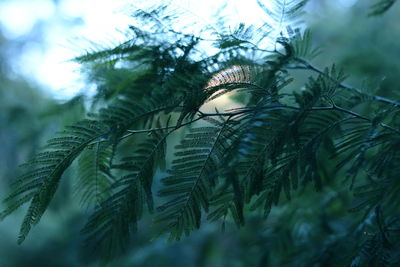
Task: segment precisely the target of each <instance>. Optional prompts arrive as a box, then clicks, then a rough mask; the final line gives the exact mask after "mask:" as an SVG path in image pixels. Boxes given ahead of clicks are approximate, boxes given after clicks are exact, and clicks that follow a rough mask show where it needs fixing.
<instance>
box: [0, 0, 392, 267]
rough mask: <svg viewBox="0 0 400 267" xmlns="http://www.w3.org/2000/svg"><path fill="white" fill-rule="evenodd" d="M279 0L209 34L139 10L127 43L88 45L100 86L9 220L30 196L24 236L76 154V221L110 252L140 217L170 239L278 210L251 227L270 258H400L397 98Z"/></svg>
mask: <svg viewBox="0 0 400 267" xmlns="http://www.w3.org/2000/svg"><path fill="white" fill-rule="evenodd" d="M273 2H274V5H273V6H272V7H270V6H267V5H263V4H262V2H261V1H259V5H260V8H261V9H263V10H264V11H265V13H266V14H268V16H269V20H268V22H266V23H265V24H264V26H263V27H261V28H254V27H252V26H246V25H245V24H240V25H238V26H237V27H236V28H235V29H228V28H227V27H225V26H224V25H223V24H222V22H221V24H220V25H216V26H215V27H213V29H212V34H210V33H209V32H205V34H203V35H202V34H200V35H194V34H189V33H186V32H182V31H177V30H176V29H175V28H174V23H173V20H174V14H171V13H170V12H171V11H170V10H169V9H168V7H165V6H162V7H157V8H155V9H152V10H138V11H137V12H136V13H135V14H134V17H135V18H137V19H138V21H139V22H138V23H139V24H138V25H132V26H130V32H129V37H130V38H129V39H128V40H127V41H126V42H124V43H122V44H119V45H117V46H115V47H111V48H108V49H101V50H98V51H97V50H96V51H87V53H85V54H84V55H82V56H80V57H77V58H76V61H78V62H80V63H81V64H82V67H83V70H84V71H85V72H86V74H87V76H88V78H89V80H90V82H92V83H95V84H96V85H97V94H96V95H95V96H94V97H93V99H92V101H91V102H90V103H89V106H90V109H89V111H88V112H87V114H86V115H85V116H84V117H83V118H82V119H81V120H80V121H78V122H76V123H74V124H71V125H69V126H66V127H65V129H64V130H63V131H62V132H60V133H58V134H57V135H56V136H55V137H53V138H51V139H50V140H49V141H48V142H47V144H46V145H45V146H44V148H43V149H42V151H41V152H39V153H37V154H36V155H35V156H34V157H33V158H32V159H31V160H30V161H28V162H26V163H25V164H23V166H22V167H21V175H19V177H17V178H16V179H14V181H13V183H12V188H13V190H12V191H11V192H10V194H9V195H8V196H7V197H6V198H5V200H4V203H5V205H6V207H5V209H4V211H3V212H2V214H1V217H2V218H4V217H6V216H8V215H9V214H11V213H13V212H15V210H17V209H18V208H20V207H21V206H23V205H24V204H28V209H27V211H26V215H25V217H24V219H23V222H22V224H21V230H20V235H19V237H18V242H19V243H22V242H23V241H24V240H25V239H26V238H27V236H28V234H29V232H30V230H31V228H32V227H33V226H34V225H36V224H38V223H39V222H40V220H41V218H42V216H43V214H44V213H45V212H46V210H47V209H48V207H49V206H50V205H51V204H52V201H53V198H54V196H55V194H56V192H57V189H58V188H59V185H60V182H61V180H62V178H63V177H64V175H65V173H66V171H67V170H68V169H69V168H71V166H75V167H76V169H77V172H76V174H75V175H74V176H76V181H77V183H76V187H75V191H76V194H77V195H78V196H79V197H80V198H81V202H82V207H83V209H84V210H86V211H88V212H89V213H90V215H89V216H88V218H87V222H86V224H85V225H84V226H83V228H82V231H81V233H82V235H83V236H84V238H85V244H86V249H89V250H91V251H93V254H94V257H95V258H96V259H99V260H100V262H101V263H102V264H107V263H109V262H112V261H113V260H114V259H115V258H118V257H119V256H120V255H122V254H123V253H124V252H125V251H129V249H130V248H131V247H132V242H133V241H134V240H135V235H137V232H138V231H139V232H140V231H143V230H142V229H147V230H146V231H148V232H149V233H150V234H149V236H148V239H154V240H155V239H157V238H164V237H167V239H168V241H169V242H174V241H180V240H181V239H183V238H184V236H188V235H190V234H191V233H192V232H193V231H195V230H197V229H199V228H200V229H201V228H203V227H204V225H207V224H210V223H214V224H216V223H218V224H219V225H220V226H221V230H222V231H225V229H226V227H230V225H233V224H234V225H236V226H237V228H238V229H239V230H237V231H241V229H240V228H242V227H244V226H246V225H248V224H250V225H252V224H259V225H261V227H260V226H259V227H258V228H256V229H261V228H262V225H263V224H264V223H268V227H267V229H266V230H264V231H262V230H260V232H259V233H253V238H254V240H253V242H257V243H260V244H261V245H260V246H261V248H262V249H260V251H259V253H258V258H257V259H256V260H257V264H259V265H260V266H282V265H287V266H314V265H316V266H347V265H351V266H397V265H399V264H400V239H399V230H400V217H399V215H400V214H399V211H400V210H399V199H398V196H399V195H400V181H399V179H398V177H399V176H400V168H399V164H398V163H399V159H400V142H399V140H400V121H399V118H400V117H399V116H398V113H399V111H400V101H399V100H398V99H399V98H398V95H397V96H396V94H395V89H391V88H388V89H387V90H385V91H383V90H382V88H383V87H384V85H383V84H381V85H380V84H378V85H376V84H374V85H371V86H367V85H366V86H360V87H356V86H351V85H349V84H347V83H346V82H345V80H346V79H348V77H351V75H352V73H346V72H345V71H344V70H342V68H341V67H339V66H338V64H337V63H336V62H331V63H330V64H329V65H328V66H326V67H324V68H320V67H318V66H317V65H316V64H315V63H314V60H317V59H316V58H317V57H323V56H324V55H323V53H321V51H322V49H324V46H323V44H316V43H315V42H314V41H313V38H312V35H311V31H310V30H309V29H307V28H305V27H304V25H303V24H301V23H300V22H299V21H300V20H301V18H303V16H304V12H303V11H304V7H305V6H306V4H307V1H305V0H302V1H300V0H291V1H284V0H275V1H273ZM395 2H396V1H393V0H391V1H379V2H377V3H376V4H375V5H374V6H372V7H371V9H370V12H369V14H370V15H373V16H376V15H385V12H387V11H388V10H389V9H390V8H391V7H392V6H393V4H394V3H395ZM365 15H366V16H367V15H368V14H367V13H366V14H365ZM374 19H379V18H374ZM210 36H211V37H210ZM271 42H272V45H271ZM392 45H393V44H392ZM211 48H213V49H211ZM208 49H209V50H208ZM209 51H216V52H215V53H214V52H213V53H210V52H209ZM324 53H334V52H333V51H328V52H326V51H324ZM377 64H379V62H378V63H377ZM382 92H383V94H381V93H382ZM221 99H222V100H221ZM223 99H225V100H223ZM226 99H229V100H228V101H227V100H226ZM227 102H228V104H226V103H227ZM224 103H225V104H224ZM274 206H278V207H281V209H274ZM309 209H312V210H311V211H310V210H309ZM271 217H272V218H271ZM290 227H292V228H293V229H294V228H295V229H297V230H296V233H297V236H296V235H294V234H293V233H291V232H290V231H291V230H293V229H291V228H290Z"/></svg>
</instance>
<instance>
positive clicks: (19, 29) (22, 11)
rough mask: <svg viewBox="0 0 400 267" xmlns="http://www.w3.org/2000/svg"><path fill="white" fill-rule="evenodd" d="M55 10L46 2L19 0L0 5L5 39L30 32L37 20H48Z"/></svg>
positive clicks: (0, 17)
mask: <svg viewBox="0 0 400 267" xmlns="http://www.w3.org/2000/svg"><path fill="white" fill-rule="evenodd" d="M54 10H55V6H54V4H53V2H51V1H47V0H20V1H6V2H2V3H0V21H1V23H2V24H3V26H4V30H5V32H4V34H5V35H6V37H7V38H11V39H12V38H17V37H19V36H22V35H24V34H27V33H29V31H30V30H32V28H33V26H34V24H35V23H36V22H37V20H38V19H46V18H50V17H51V16H52V15H53V13H54Z"/></svg>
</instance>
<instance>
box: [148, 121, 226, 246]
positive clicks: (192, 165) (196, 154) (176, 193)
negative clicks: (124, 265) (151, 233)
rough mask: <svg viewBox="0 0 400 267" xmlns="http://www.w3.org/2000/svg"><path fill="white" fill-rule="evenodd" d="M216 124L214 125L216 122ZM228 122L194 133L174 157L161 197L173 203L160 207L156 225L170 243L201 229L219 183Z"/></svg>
mask: <svg viewBox="0 0 400 267" xmlns="http://www.w3.org/2000/svg"><path fill="white" fill-rule="evenodd" d="M214 123H215V121H214ZM228 124H229V120H228V121H218V122H217V125H214V126H209V127H200V128H194V129H191V133H189V134H187V135H186V137H185V138H184V139H183V140H182V141H181V143H180V144H179V145H177V146H176V149H178V150H179V151H178V152H176V153H175V156H176V157H177V158H176V159H175V160H174V161H173V166H172V169H171V170H169V174H170V176H168V177H166V178H163V179H162V182H163V184H164V186H165V187H164V188H162V189H160V191H159V193H158V194H159V195H160V196H162V197H168V198H170V200H169V201H168V202H166V203H165V204H163V205H161V206H160V207H158V210H159V211H160V212H161V214H160V215H159V216H158V217H157V219H156V221H155V223H156V224H162V227H163V229H162V232H164V233H165V232H166V233H169V240H170V241H172V240H174V239H176V240H179V239H180V238H181V236H182V235H183V234H184V233H185V234H186V235H187V234H189V232H190V231H192V230H194V229H197V228H199V227H200V221H201V213H202V210H204V211H207V210H208V206H209V196H210V193H211V189H212V188H213V187H214V184H215V183H216V179H217V175H216V173H217V167H218V163H219V161H220V159H221V158H222V156H223V154H224V151H225V149H226V147H227V142H229V141H228V140H227V139H226V138H225V134H226V131H227V129H228Z"/></svg>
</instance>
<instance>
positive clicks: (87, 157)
mask: <svg viewBox="0 0 400 267" xmlns="http://www.w3.org/2000/svg"><path fill="white" fill-rule="evenodd" d="M111 156H112V145H111V144H109V143H106V142H97V143H95V144H93V145H91V146H90V147H88V148H87V149H86V150H85V151H84V152H83V153H82V154H81V155H80V157H79V161H78V163H79V164H78V167H79V173H80V175H79V177H78V181H77V183H76V185H75V188H76V189H75V192H76V193H77V195H78V196H80V197H81V203H82V205H84V206H87V207H91V206H95V205H98V204H100V202H102V201H103V200H104V199H105V198H106V197H107V196H108V195H109V192H108V189H109V186H110V184H111V183H112V181H113V177H112V174H111Z"/></svg>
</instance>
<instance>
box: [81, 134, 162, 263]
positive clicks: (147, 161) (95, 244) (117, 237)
mask: <svg viewBox="0 0 400 267" xmlns="http://www.w3.org/2000/svg"><path fill="white" fill-rule="evenodd" d="M169 133H170V132H165V131H164V130H160V131H154V132H152V133H151V135H150V136H149V137H148V138H146V140H145V141H144V142H142V143H140V144H138V147H137V149H136V150H135V152H134V153H133V155H132V156H129V157H125V158H123V159H122V160H121V163H119V164H114V165H113V168H114V169H118V170H120V171H123V173H125V175H124V176H122V177H121V178H119V179H118V180H116V181H115V182H114V183H113V184H112V185H111V188H110V196H109V197H108V198H106V199H104V200H103V201H102V202H101V204H100V205H99V206H98V207H97V208H96V210H95V211H94V213H93V214H92V215H91V216H90V217H89V219H88V222H87V223H86V225H85V226H84V228H83V229H82V233H83V234H84V235H85V236H86V244H87V245H88V246H89V247H92V248H93V249H94V250H97V251H101V258H102V260H103V261H104V262H109V261H110V260H112V259H113V258H115V256H116V255H118V253H121V252H122V251H123V250H124V249H126V247H127V246H128V245H129V242H130V239H131V237H132V236H131V234H132V233H133V232H135V231H136V225H137V222H138V220H139V219H140V218H141V217H142V215H143V212H144V205H145V203H146V202H147V207H148V210H149V211H150V212H152V211H153V202H154V201H153V194H152V189H151V187H152V183H153V177H154V175H155V173H156V169H157V166H160V165H162V164H160V161H164V160H165V141H166V138H167V137H168V135H169Z"/></svg>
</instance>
